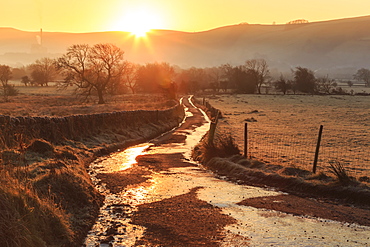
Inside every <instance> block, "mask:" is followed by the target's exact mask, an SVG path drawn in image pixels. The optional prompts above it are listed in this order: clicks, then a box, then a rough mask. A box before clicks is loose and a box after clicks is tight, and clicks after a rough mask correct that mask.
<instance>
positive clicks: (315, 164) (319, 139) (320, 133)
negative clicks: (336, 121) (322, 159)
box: [312, 125, 324, 173]
mask: <svg viewBox="0 0 370 247" xmlns="http://www.w3.org/2000/svg"><path fill="white" fill-rule="evenodd" d="M323 127H324V126H322V125H320V130H319V137H318V138H317V144H316V152H315V159H314V161H313V168H312V172H313V173H316V167H317V160H318V158H319V151H320V142H321V135H322V129H323Z"/></svg>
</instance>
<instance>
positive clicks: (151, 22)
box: [115, 8, 162, 37]
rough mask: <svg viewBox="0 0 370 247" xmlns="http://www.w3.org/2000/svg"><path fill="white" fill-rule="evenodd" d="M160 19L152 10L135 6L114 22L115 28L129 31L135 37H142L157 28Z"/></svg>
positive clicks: (160, 23) (160, 24)
mask: <svg viewBox="0 0 370 247" xmlns="http://www.w3.org/2000/svg"><path fill="white" fill-rule="evenodd" d="M161 26H162V20H161V18H160V16H159V15H157V14H156V13H155V12H153V10H151V9H148V8H136V9H132V10H130V11H127V12H126V14H124V15H123V16H122V17H121V19H120V20H119V21H118V22H117V23H116V28H115V29H116V30H121V31H126V32H130V33H131V34H132V35H135V36H136V37H144V36H146V34H147V33H148V32H149V31H150V30H152V29H159V28H160V27H161Z"/></svg>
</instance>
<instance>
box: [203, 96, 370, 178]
mask: <svg viewBox="0 0 370 247" xmlns="http://www.w3.org/2000/svg"><path fill="white" fill-rule="evenodd" d="M207 101H209V103H210V104H211V105H212V106H214V107H215V108H217V109H220V110H221V112H222V115H223V118H222V119H220V121H219V123H220V126H222V127H225V128H226V129H228V130H229V131H230V133H231V134H232V135H233V137H234V138H235V140H236V142H237V144H238V146H239V148H240V150H243V149H244V125H245V123H247V126H248V157H252V158H254V159H257V160H260V161H263V162H265V163H270V164H275V165H283V166H291V167H297V168H303V169H307V170H312V164H313V161H314V157H315V150H316V145H317V140H318V133H319V128H320V125H323V133H322V139H321V145H320V152H319V159H318V166H317V172H325V173H327V171H328V168H329V167H330V165H329V164H330V163H333V162H340V163H341V164H342V165H344V167H345V168H346V170H347V171H348V172H349V174H350V175H351V176H354V177H356V178H361V177H362V179H364V180H365V181H367V182H369V181H368V180H369V179H368V177H369V176H370V157H369V153H370V148H369V147H370V97H368V96H350V95H344V96H338V95H327V96H318V95H314V96H311V95H216V96H212V97H210V98H207Z"/></svg>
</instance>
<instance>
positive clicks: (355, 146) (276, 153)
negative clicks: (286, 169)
mask: <svg viewBox="0 0 370 247" xmlns="http://www.w3.org/2000/svg"><path fill="white" fill-rule="evenodd" d="M318 130H319V126H317V129H316V130H314V129H308V130H296V131H294V132H295V133H294V134H292V130H289V131H284V128H281V127H276V128H271V130H270V131H267V130H266V129H259V128H258V126H255V125H252V126H251V125H250V126H249V127H248V131H249V133H248V137H249V139H248V145H249V148H248V154H247V156H248V157H250V158H253V159H257V160H261V161H263V162H266V163H273V164H284V165H289V166H294V167H298V168H303V169H306V170H309V171H312V166H313V162H314V157H315V150H316V144H317V138H318ZM355 132H356V131H355V130H353V129H352V130H351V131H349V130H348V129H342V128H338V127H333V126H324V130H323V134H322V140H321V145H320V152H319V156H318V163H317V171H318V172H321V171H327V170H328V168H329V167H330V163H332V162H336V161H338V162H340V163H342V164H343V165H344V167H345V168H346V169H347V171H348V172H349V173H350V175H352V176H354V177H361V176H370V158H369V157H370V156H369V152H370V144H369V140H370V136H369V133H360V134H359V133H356V134H357V136H351V134H352V135H354V134H355ZM237 142H238V143H240V140H237Z"/></svg>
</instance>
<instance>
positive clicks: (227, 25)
mask: <svg viewBox="0 0 370 247" xmlns="http://www.w3.org/2000/svg"><path fill="white" fill-rule="evenodd" d="M366 17H370V14H369V15H364V16H353V17H344V18H339V19H328V20H318V21H310V20H307V19H304V18H297V19H294V20H290V21H295V20H306V21H308V23H307V24H315V23H324V22H332V21H340V20H351V19H357V18H366ZM287 24H288V22H287V23H272V24H264V23H248V22H240V23H234V24H226V25H223V26H217V27H213V28H210V29H206V30H199V31H183V30H175V29H164V28H154V29H148V30H147V31H146V33H150V32H152V31H170V32H183V33H201V32H207V31H212V30H215V29H218V28H223V27H232V26H238V25H258V26H283V25H287ZM0 29H14V30H18V31H22V32H31V33H33V32H40V30H42V32H47V33H75V34H84V33H104V32H123V33H133V32H132V31H124V30H101V31H99V30H97V31H86V32H77V31H75V32H72V31H70V32H69V31H49V30H45V29H44V28H42V27H41V28H39V29H35V30H24V29H20V28H16V27H12V26H0Z"/></svg>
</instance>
